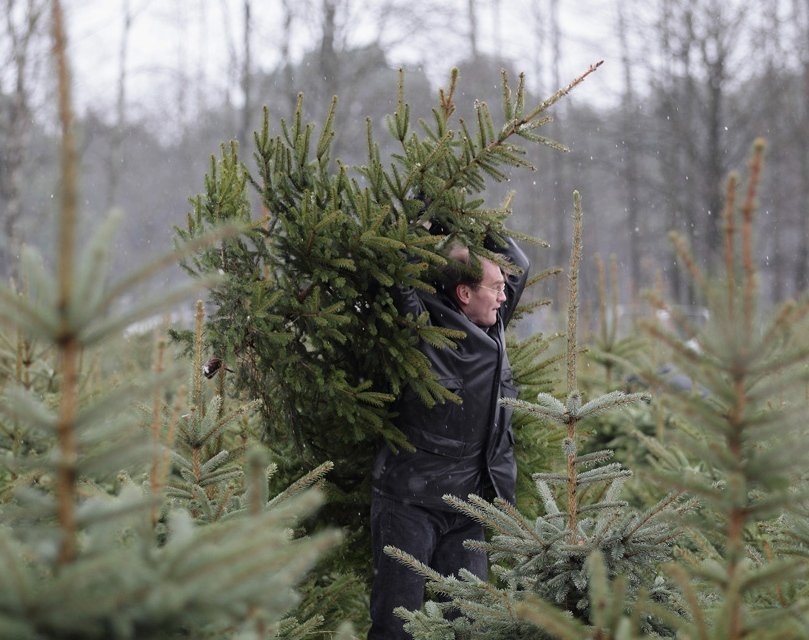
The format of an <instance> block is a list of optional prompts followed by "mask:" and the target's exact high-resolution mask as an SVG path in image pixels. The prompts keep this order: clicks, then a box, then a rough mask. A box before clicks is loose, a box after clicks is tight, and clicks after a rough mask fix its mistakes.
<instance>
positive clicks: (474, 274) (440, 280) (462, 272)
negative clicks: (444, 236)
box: [436, 242, 483, 297]
mask: <svg viewBox="0 0 809 640" xmlns="http://www.w3.org/2000/svg"><path fill="white" fill-rule="evenodd" d="M443 253H444V255H445V256H446V258H447V264H445V265H443V266H442V267H440V268H439V269H438V272H437V274H436V275H437V277H436V284H437V285H438V286H439V287H440V288H441V289H443V290H444V292H445V293H448V294H450V295H452V296H453V297H455V287H457V286H458V285H459V284H465V285H468V286H470V287H474V288H477V287H478V286H479V285H480V283H481V282H482V281H483V266H482V265H481V263H480V258H478V257H477V256H476V255H475V254H474V253H472V252H471V251H469V248H468V247H466V246H464V245H463V244H461V243H459V242H453V243H452V244H450V245H449V246H448V247H447V248H446V250H445V251H444V252H443Z"/></svg>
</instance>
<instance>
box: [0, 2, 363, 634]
mask: <svg viewBox="0 0 809 640" xmlns="http://www.w3.org/2000/svg"><path fill="white" fill-rule="evenodd" d="M52 7H53V25H54V51H55V62H56V66H57V69H58V80H59V91H58V98H59V114H60V124H61V130H62V170H63V173H62V175H63V180H62V193H61V213H60V216H59V221H58V222H59V234H58V235H59V243H58V248H57V252H56V256H55V268H54V269H53V270H52V271H51V270H48V269H47V268H46V267H45V265H44V261H43V260H42V259H41V258H40V257H39V256H38V255H37V254H36V253H35V252H34V251H33V250H30V249H28V250H26V251H25V253H24V255H23V264H22V268H21V269H20V272H21V273H22V274H23V276H22V279H23V282H24V283H25V286H24V287H21V289H23V290H24V295H20V294H19V293H18V292H17V291H16V290H15V289H13V288H11V287H7V286H2V287H0V323H2V325H0V326H2V331H0V333H2V334H3V336H4V337H3V343H5V344H15V343H16V345H17V351H16V363H17V364H16V367H15V370H14V373H15V375H14V377H13V378H12V380H11V381H4V383H3V385H2V389H3V397H2V400H1V401H0V409H2V413H0V416H1V417H0V433H2V434H3V438H1V439H0V446H2V447H6V446H7V447H8V449H5V450H4V451H2V457H0V481H2V482H4V483H5V482H8V483H9V486H8V487H6V486H3V487H2V490H0V637H2V638H14V639H15V640H27V639H30V640H38V639H41V638H65V639H78V638H81V639H82V640H91V639H94V638H97V639H99V640H101V639H104V640H107V639H133V638H138V639H141V638H143V639H148V638H164V639H168V638H189V637H193V638H235V637H239V638H242V639H247V638H256V639H258V638H268V637H274V636H276V637H286V638H299V637H301V635H300V633H299V630H300V629H301V627H303V626H305V625H306V623H303V625H297V624H296V623H294V622H293V621H284V617H285V615H286V612H287V611H288V610H289V609H290V607H292V606H293V605H294V604H295V603H296V601H297V599H298V596H297V594H296V592H295V589H294V585H295V583H297V582H298V581H300V580H301V579H302V577H303V576H305V575H306V573H307V572H308V570H309V569H310V568H311V566H312V565H313V563H314V562H315V560H316V559H317V557H318V556H319V554H320V553H321V552H322V551H324V550H325V549H327V548H330V547H332V546H334V545H335V544H336V543H337V542H338V539H339V536H338V535H337V534H335V533H334V532H323V533H321V534H319V535H316V536H312V537H307V538H300V539H292V538H291V537H290V535H289V527H290V526H291V525H292V524H294V523H296V522H298V521H300V519H301V518H304V517H306V516H308V515H310V514H311V513H312V512H313V511H314V509H316V507H317V506H318V504H319V503H320V502H321V501H322V496H321V495H320V494H319V493H318V492H316V491H308V492H304V493H301V494H299V495H298V496H296V498H294V499H291V500H288V501H287V502H285V503H284V504H283V505H281V506H279V507H277V508H276V507H275V505H273V508H267V505H264V504H262V502H261V501H255V500H254V501H250V500H248V501H247V502H248V505H249V504H255V508H250V507H249V508H247V509H246V510H244V513H241V514H238V515H237V517H236V514H234V516H235V517H232V518H229V519H227V520H224V519H223V520H221V521H216V522H210V521H209V520H210V519H206V520H205V522H201V521H200V520H201V519H199V518H198V519H195V518H194V516H193V514H192V512H191V511H189V510H187V509H184V508H179V507H178V506H177V505H175V506H174V507H169V508H166V509H165V510H164V509H162V508H161V506H162V503H163V500H164V498H163V493H162V491H159V490H155V489H159V486H158V484H159V483H155V479H159V477H160V476H159V475H155V474H154V470H155V469H156V468H157V469H158V470H160V469H161V468H162V466H161V465H162V462H163V460H165V455H164V450H163V449H162V448H159V447H156V446H154V444H156V443H154V442H150V432H149V430H148V429H147V428H144V424H143V420H142V414H141V412H139V411H137V410H136V407H135V403H136V402H138V401H143V400H145V399H148V397H149V396H150V395H152V394H153V393H154V392H155V390H157V389H163V388H165V386H166V385H167V384H168V383H169V381H170V380H171V379H172V378H173V377H174V376H175V375H176V371H174V370H166V371H164V372H162V373H160V374H156V375H148V376H145V377H143V378H141V379H137V378H133V379H127V380H125V381H124V382H123V383H122V384H120V385H118V386H117V387H116V388H113V389H109V388H106V389H104V388H101V387H100V386H96V385H95V384H93V383H92V382H90V383H88V377H87V376H86V370H87V366H88V362H89V363H91V365H90V366H91V367H92V363H93V362H94V360H95V358H94V357H91V354H94V353H95V354H100V357H101V358H103V357H104V356H105V355H106V354H105V349H106V348H107V347H108V346H109V345H110V344H112V343H114V342H115V341H116V340H118V338H119V336H120V334H121V333H122V331H123V330H124V329H125V328H126V327H127V326H128V325H130V324H131V323H133V322H135V321H136V320H140V319H143V318H146V317H149V316H151V315H152V314H153V313H155V312H156V311H159V310H160V309H163V308H166V307H167V306H168V305H170V304H172V303H175V302H177V301H179V300H183V299H185V298H187V296H188V295H189V293H190V289H189V288H184V289H178V290H171V291H168V292H162V293H160V294H156V295H154V296H149V297H147V298H146V299H144V300H142V301H141V302H140V303H139V304H137V305H136V306H133V307H131V308H127V309H125V310H122V311H115V309H116V303H117V302H118V301H119V298H120V296H121V294H123V293H124V292H126V291H129V290H131V288H132V287H134V286H136V285H138V284H142V283H143V282H144V281H145V280H146V279H147V278H148V277H149V276H150V275H153V274H154V273H156V272H157V271H158V270H159V269H160V268H161V267H163V266H166V265H170V264H173V263H175V261H176V260H178V259H179V258H181V257H182V256H183V255H188V254H190V253H192V252H193V251H196V250H199V248H200V247H201V246H202V245H203V244H205V243H210V242H213V241H215V240H218V239H221V238H222V237H223V236H224V235H226V234H227V233H228V231H227V230H225V231H223V230H219V231H217V232H215V233H214V234H212V235H210V236H208V237H205V238H202V237H201V238H198V239H197V240H195V241H194V242H192V243H191V244H190V245H187V246H185V247H182V248H181V249H179V250H178V251H175V252H172V253H171V254H170V255H167V256H165V257H164V258H163V259H161V260H158V261H156V262H154V263H150V264H148V265H144V266H143V267H142V268H141V269H139V270H138V271H136V272H135V273H133V274H131V275H129V276H126V277H124V278H123V279H122V280H121V281H118V282H116V283H113V284H109V283H108V282H107V276H108V271H107V265H108V263H109V258H110V250H111V248H112V246H113V245H112V238H111V234H112V231H113V224H112V223H105V224H103V225H102V226H101V228H100V229H98V230H97V232H96V233H95V235H94V236H93V237H92V238H91V239H90V241H89V242H88V243H87V244H86V246H85V248H84V251H83V252H82V253H81V254H80V253H79V252H78V251H77V242H76V241H77V237H76V236H77V233H76V226H77V222H76V218H77V202H78V198H77V189H76V184H77V167H78V162H77V159H76V157H75V143H74V138H73V135H72V126H71V124H72V123H71V118H72V116H71V108H70V95H69V83H68V70H67V61H66V59H65V51H66V46H65V35H64V31H63V21H62V13H61V5H60V3H59V2H58V1H57V0H54V1H53V3H52ZM234 231H235V230H234V229H231V230H230V233H233V232H234ZM202 283H205V281H202ZM199 284H200V283H195V285H194V287H193V288H194V289H196V288H197V287H198V286H199ZM8 336H12V337H11V338H9V337H8ZM14 337H16V340H15V339H14ZM32 345H40V348H41V349H42V351H36V350H32ZM46 351H47V352H49V353H45V352H46ZM34 353H38V354H39V355H41V356H43V357H41V358H38V360H37V362H36V363H34V362H31V361H29V360H26V358H28V357H29V356H31V355H32V354H34ZM49 356H52V357H49ZM44 371H50V373H48V374H45V375H44V376H43V375H41V374H42V372H44ZM45 378H47V382H46V381H45ZM16 383H19V384H16ZM155 424H156V425H157V427H158V428H156V429H155V430H154V431H153V432H152V434H154V433H157V434H158V435H161V430H160V428H159V427H160V426H161V425H160V423H159V420H158V421H156V422H155ZM201 424H204V423H201ZM214 459H215V457H214ZM180 466H182V465H180ZM149 469H151V470H152V474H149V471H148V470H149ZM140 477H145V478H146V481H145V482H144V485H143V486H141V485H138V484H136V483H135V482H134V481H133V480H130V479H129V478H133V479H134V478H140ZM208 478H209V479H210V478H211V476H208ZM193 480H194V481H195V482H196V481H198V485H199V486H202V485H203V483H204V482H205V478H204V477H203V476H202V475H200V476H195V477H194V478H193ZM250 480H251V482H252V484H253V486H252V488H250V489H249V490H248V491H247V496H250V495H255V496H261V495H262V490H261V489H260V485H261V484H264V485H266V477H265V476H264V474H263V473H260V474H258V475H257V474H252V476H251V478H250ZM210 486H211V485H210V484H206V485H205V490H206V491H207V490H208V488H209V487H210ZM206 497H209V496H206ZM236 497H239V496H234V498H236ZM197 500H198V501H199V504H200V506H203V501H202V500H201V496H198V497H197ZM203 508H204V507H203ZM192 511H193V508H192ZM156 513H162V517H161V519H160V526H156V523H155V514H156ZM200 515H202V511H201V512H200ZM346 635H347V634H344V635H343V636H342V637H344V638H345V637H346Z"/></svg>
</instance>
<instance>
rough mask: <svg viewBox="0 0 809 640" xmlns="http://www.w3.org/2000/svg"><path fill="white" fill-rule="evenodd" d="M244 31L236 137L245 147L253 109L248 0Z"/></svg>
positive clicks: (242, 146) (250, 24) (248, 2)
mask: <svg viewBox="0 0 809 640" xmlns="http://www.w3.org/2000/svg"><path fill="white" fill-rule="evenodd" d="M243 10H244V15H243V18H244V31H243V34H242V37H243V42H242V45H243V50H244V58H243V59H242V98H243V100H244V102H243V103H242V112H241V118H240V121H239V131H238V134H237V136H236V139H237V140H238V141H239V148H240V149H245V148H246V147H247V136H248V134H249V130H250V115H251V113H252V111H253V96H252V82H251V74H252V56H251V49H250V32H251V29H252V15H251V5H250V0H244V2H243Z"/></svg>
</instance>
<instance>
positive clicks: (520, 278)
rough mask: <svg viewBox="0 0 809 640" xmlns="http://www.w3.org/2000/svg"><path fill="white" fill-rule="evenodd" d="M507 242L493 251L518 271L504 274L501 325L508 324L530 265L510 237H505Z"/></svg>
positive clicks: (520, 294) (526, 257)
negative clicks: (504, 294) (504, 290)
mask: <svg viewBox="0 0 809 640" xmlns="http://www.w3.org/2000/svg"><path fill="white" fill-rule="evenodd" d="M506 240H507V242H508V244H507V245H506V246H505V247H502V248H500V247H498V248H497V249H495V250H494V251H495V252H496V253H499V254H501V255H503V256H504V257H505V258H508V260H509V262H511V264H513V265H514V266H515V267H518V268H519V269H520V270H521V271H520V273H507V274H506V301H505V302H504V303H503V307H502V309H503V311H502V314H501V317H502V318H503V326H504V327H506V326H508V323H509V321H510V320H511V316H512V315H513V314H514V310H515V309H516V308H517V304H518V303H519V302H520V298H521V297H522V292H523V290H524V289H525V283H526V282H527V281H528V271H529V268H530V266H531V264H530V262H529V260H528V256H526V255H525V253H524V252H523V250H522V249H520V247H518V246H517V243H516V242H514V240H513V239H512V238H506Z"/></svg>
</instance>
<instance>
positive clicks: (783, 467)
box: [647, 140, 809, 640]
mask: <svg viewBox="0 0 809 640" xmlns="http://www.w3.org/2000/svg"><path fill="white" fill-rule="evenodd" d="M763 154H764V143H763V141H761V140H758V141H756V143H755V145H754V148H753V153H752V155H751V161H750V165H749V177H748V182H747V186H746V190H745V192H744V196H743V197H742V198H737V191H738V190H739V189H740V186H739V177H738V175H736V174H733V175H731V177H730V178H729V180H728V184H727V190H726V196H725V208H724V212H723V220H724V263H723V270H722V273H721V275H720V276H719V277H716V278H709V277H707V276H706V275H705V273H704V272H703V271H702V270H701V269H700V268H699V267H698V265H697V264H696V262H695V260H694V258H693V256H692V255H691V253H690V251H689V250H688V247H687V246H686V245H685V243H684V241H683V239H682V238H681V237H680V236H678V235H673V243H674V247H675V249H676V251H677V255H678V258H679V261H680V262H681V264H683V265H684V266H685V267H686V269H687V272H688V274H689V276H690V278H691V280H692V282H693V284H694V288H695V290H696V291H697V292H698V294H699V296H700V302H701V303H702V304H704V306H705V307H706V309H707V310H708V321H707V322H706V323H705V325H704V326H703V327H696V326H694V325H693V323H692V322H691V321H689V319H688V317H687V316H685V315H684V314H682V313H678V310H677V309H676V308H672V307H670V306H669V305H667V304H666V303H665V301H664V300H662V299H661V297H660V296H654V295H652V296H651V297H650V299H651V301H652V302H653V304H654V305H655V306H656V307H657V308H659V309H661V310H665V311H666V312H667V314H668V317H670V318H671V322H672V325H669V326H664V325H662V324H660V323H657V322H649V323H647V329H648V331H649V332H650V335H651V336H652V337H653V338H655V339H656V340H658V341H660V342H662V343H664V344H665V345H666V346H667V347H668V349H669V351H670V354H671V358H672V362H673V364H674V365H675V366H676V367H677V368H678V369H679V370H680V371H681V372H682V373H683V374H684V375H686V376H687V377H688V378H689V379H690V380H691V381H692V387H693V388H692V390H690V391H688V390H686V391H684V390H683V389H682V388H679V387H678V386H676V385H674V384H671V382H670V380H667V379H666V378H664V377H659V378H657V379H654V375H653V374H650V377H651V378H652V379H653V380H654V381H655V383H656V384H657V385H658V386H660V387H661V388H666V387H668V392H669V393H670V394H671V397H672V399H673V401H672V402H670V403H669V406H670V408H671V410H672V412H673V414H674V420H673V421H672V423H673V424H675V425H678V426H679V428H677V429H675V430H673V431H672V432H671V433H669V434H667V439H666V441H665V442H664V443H655V442H653V441H650V442H651V445H652V446H653V447H655V450H656V451H657V453H658V460H657V464H656V468H655V474H656V476H657V477H658V478H659V479H660V481H661V482H663V483H664V484H665V485H667V486H669V487H673V488H675V489H676V490H680V491H687V492H688V493H690V494H692V495H693V496H695V497H696V498H697V499H698V500H699V503H700V511H699V515H700V517H698V518H692V519H691V520H690V521H688V522H687V524H688V526H689V528H690V530H691V531H693V532H694V540H695V544H694V545H693V546H692V547H691V548H690V550H689V552H688V553H684V554H683V562H682V563H681V564H679V565H677V566H675V567H674V568H673V569H672V575H673V577H674V578H675V579H676V580H677V582H678V584H679V586H680V588H681V590H682V592H683V595H684V597H685V601H686V602H687V603H688V608H689V611H690V614H691V615H690V618H688V619H672V620H671V623H672V624H673V625H674V626H675V628H677V629H678V632H679V633H680V634H681V635H682V636H683V637H686V636H687V637H691V638H705V639H706V640H714V639H716V640H719V639H720V638H721V639H722V640H740V639H741V638H745V639H772V638H779V639H784V638H796V639H797V638H806V637H809V616H807V610H809V599H807V597H806V589H807V587H808V586H809V564H807V554H806V552H805V550H806V546H805V545H806V542H807V540H808V539H807V538H806V530H807V522H809V521H808V520H807V515H808V514H807V510H806V505H807V499H809V484H807V478H806V461H807V460H808V459H809V439H807V437H806V411H807V402H806V388H807V381H809V367H808V366H807V363H809V342H808V341H807V315H809V300H807V298H806V295H805V294H804V295H803V296H802V297H801V298H799V299H797V300H790V301H788V302H786V303H784V304H783V305H781V306H780V308H777V309H775V310H774V311H772V312H770V313H765V312H763V311H762V310H761V309H760V306H759V278H758V274H757V271H756V268H755V251H754V243H753V240H754V224H755V211H756V197H757V193H758V188H759V180H760V175H761V171H762V166H763ZM737 200H738V201H737ZM682 336H689V337H690V336H695V338H694V339H692V340H688V341H686V340H685V339H683V338H682Z"/></svg>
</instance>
